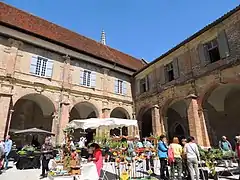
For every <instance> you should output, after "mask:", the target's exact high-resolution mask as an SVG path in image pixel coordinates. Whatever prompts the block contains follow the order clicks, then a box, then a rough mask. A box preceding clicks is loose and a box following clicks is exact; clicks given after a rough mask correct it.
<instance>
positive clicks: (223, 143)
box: [219, 136, 233, 167]
mask: <svg viewBox="0 0 240 180" xmlns="http://www.w3.org/2000/svg"><path fill="white" fill-rule="evenodd" d="M219 148H220V149H221V150H222V152H223V154H226V153H231V152H232V150H233V149H232V145H231V143H230V142H229V141H228V140H227V137H226V136H222V139H221V140H220V141H219ZM224 163H225V167H228V166H230V167H233V163H232V159H228V160H224Z"/></svg>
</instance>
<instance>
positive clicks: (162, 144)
mask: <svg viewBox="0 0 240 180" xmlns="http://www.w3.org/2000/svg"><path fill="white" fill-rule="evenodd" d="M167 152H168V147H167V138H166V136H165V135H161V136H160V141H159V143H158V156H159V159H160V178H161V179H169V172H168V161H167V158H168V153H167Z"/></svg>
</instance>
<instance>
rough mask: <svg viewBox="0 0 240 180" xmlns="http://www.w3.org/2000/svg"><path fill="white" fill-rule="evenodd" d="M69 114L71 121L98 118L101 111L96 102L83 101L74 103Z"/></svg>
mask: <svg viewBox="0 0 240 180" xmlns="http://www.w3.org/2000/svg"><path fill="white" fill-rule="evenodd" d="M69 115H70V117H69V120H70V121H71V120H73V119H87V118H97V117H99V111H98V109H97V107H96V106H95V105H94V104H92V103H90V102H87V101H83V102H78V103H76V104H74V105H73V107H72V109H71V110H70V114H69Z"/></svg>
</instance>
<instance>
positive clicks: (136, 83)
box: [135, 79, 140, 95]
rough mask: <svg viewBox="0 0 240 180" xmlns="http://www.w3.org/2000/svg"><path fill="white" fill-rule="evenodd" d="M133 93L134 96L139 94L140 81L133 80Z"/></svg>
mask: <svg viewBox="0 0 240 180" xmlns="http://www.w3.org/2000/svg"><path fill="white" fill-rule="evenodd" d="M135 92H136V95H139V94H140V80H138V79H137V80H135Z"/></svg>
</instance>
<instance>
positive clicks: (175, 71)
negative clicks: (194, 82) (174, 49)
mask: <svg viewBox="0 0 240 180" xmlns="http://www.w3.org/2000/svg"><path fill="white" fill-rule="evenodd" d="M173 74H174V79H177V78H179V76H180V74H179V64H178V58H174V59H173Z"/></svg>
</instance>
